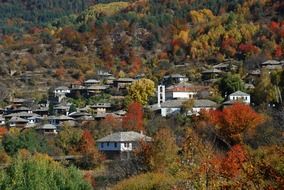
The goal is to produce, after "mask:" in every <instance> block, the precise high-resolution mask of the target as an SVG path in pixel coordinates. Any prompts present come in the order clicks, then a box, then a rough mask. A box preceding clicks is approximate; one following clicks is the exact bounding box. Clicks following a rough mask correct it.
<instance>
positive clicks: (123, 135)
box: [97, 131, 151, 142]
mask: <svg viewBox="0 0 284 190" xmlns="http://www.w3.org/2000/svg"><path fill="white" fill-rule="evenodd" d="M140 140H146V141H151V137H148V136H146V135H144V134H141V133H137V132H134V131H127V132H117V133H113V134H110V135H108V136H105V137H103V138H101V139H99V140H97V142H137V141H140Z"/></svg>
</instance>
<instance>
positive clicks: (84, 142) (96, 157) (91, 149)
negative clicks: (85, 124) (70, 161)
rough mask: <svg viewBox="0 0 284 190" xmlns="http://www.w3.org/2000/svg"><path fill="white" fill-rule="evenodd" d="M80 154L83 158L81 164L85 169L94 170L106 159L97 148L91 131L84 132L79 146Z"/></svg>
mask: <svg viewBox="0 0 284 190" xmlns="http://www.w3.org/2000/svg"><path fill="white" fill-rule="evenodd" d="M79 152H80V153H81V155H82V158H81V159H80V160H79V164H80V165H81V167H83V168H86V169H87V168H93V167H96V166H97V165H99V164H100V163H101V161H102V160H103V159H104V158H103V156H102V155H101V154H100V152H99V151H98V149H97V147H96V143H95V141H94V139H93V137H92V134H91V132H90V131H89V130H84V132H83V135H82V137H81V140H80V144H79Z"/></svg>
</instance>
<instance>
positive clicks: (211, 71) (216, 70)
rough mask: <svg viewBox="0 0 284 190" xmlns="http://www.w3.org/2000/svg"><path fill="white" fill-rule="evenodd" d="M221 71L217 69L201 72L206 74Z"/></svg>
mask: <svg viewBox="0 0 284 190" xmlns="http://www.w3.org/2000/svg"><path fill="white" fill-rule="evenodd" d="M222 72H223V71H221V70H219V69H208V70H205V71H202V73H203V74H208V73H222Z"/></svg>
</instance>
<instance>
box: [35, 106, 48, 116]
mask: <svg viewBox="0 0 284 190" xmlns="http://www.w3.org/2000/svg"><path fill="white" fill-rule="evenodd" d="M33 113H36V114H38V115H40V116H42V117H43V116H47V115H48V113H49V109H48V107H41V108H38V109H34V110H33Z"/></svg>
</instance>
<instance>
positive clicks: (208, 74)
mask: <svg viewBox="0 0 284 190" xmlns="http://www.w3.org/2000/svg"><path fill="white" fill-rule="evenodd" d="M222 73H223V71H221V70H219V69H208V70H204V71H202V73H201V74H202V80H203V81H207V80H212V79H216V78H220V77H221V75H222Z"/></svg>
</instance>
